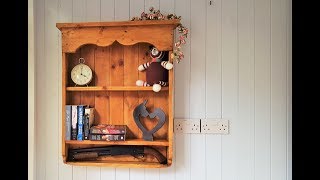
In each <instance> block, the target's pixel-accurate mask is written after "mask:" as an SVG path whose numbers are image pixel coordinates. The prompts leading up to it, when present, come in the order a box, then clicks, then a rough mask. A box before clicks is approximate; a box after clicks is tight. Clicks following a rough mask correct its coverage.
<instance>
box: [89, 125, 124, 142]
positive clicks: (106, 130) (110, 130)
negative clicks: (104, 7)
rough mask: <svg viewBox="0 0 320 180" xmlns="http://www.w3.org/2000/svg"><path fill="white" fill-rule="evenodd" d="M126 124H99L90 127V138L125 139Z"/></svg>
mask: <svg viewBox="0 0 320 180" xmlns="http://www.w3.org/2000/svg"><path fill="white" fill-rule="evenodd" d="M126 133H127V126H126V125H110V124H99V125H96V126H92V127H91V128H90V133H89V139H90V140H92V141H125V140H126Z"/></svg>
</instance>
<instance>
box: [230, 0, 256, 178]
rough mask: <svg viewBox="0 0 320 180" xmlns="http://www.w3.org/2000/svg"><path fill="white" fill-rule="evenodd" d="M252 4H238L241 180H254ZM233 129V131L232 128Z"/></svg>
mask: <svg viewBox="0 0 320 180" xmlns="http://www.w3.org/2000/svg"><path fill="white" fill-rule="evenodd" d="M253 5H254V4H253V0H243V1H241V2H238V32H237V33H238V62H239V63H238V72H239V75H238V81H239V82H238V87H239V89H238V113H237V119H236V120H235V121H233V126H232V129H233V131H232V133H233V134H235V135H236V138H235V139H236V143H235V147H236V148H237V153H236V154H237V162H236V166H237V174H236V176H237V177H238V178H239V179H243V180H253V179H254V146H253V144H254V9H253ZM230 128H231V127H230Z"/></svg>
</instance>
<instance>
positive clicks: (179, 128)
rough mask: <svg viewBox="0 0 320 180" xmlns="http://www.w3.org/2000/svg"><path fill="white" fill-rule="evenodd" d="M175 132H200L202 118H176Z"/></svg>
mask: <svg viewBox="0 0 320 180" xmlns="http://www.w3.org/2000/svg"><path fill="white" fill-rule="evenodd" d="M174 132H176V133H200V119H174Z"/></svg>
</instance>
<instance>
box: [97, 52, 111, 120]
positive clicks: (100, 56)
mask: <svg viewBox="0 0 320 180" xmlns="http://www.w3.org/2000/svg"><path fill="white" fill-rule="evenodd" d="M94 75H95V83H96V86H109V85H110V47H109V46H107V47H97V49H96V50H95V72H94ZM109 95H110V94H109V92H106V91H102V92H98V91H97V92H95V124H105V123H107V121H108V120H109V119H110V104H109Z"/></svg>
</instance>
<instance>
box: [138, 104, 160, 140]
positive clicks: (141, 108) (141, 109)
mask: <svg viewBox="0 0 320 180" xmlns="http://www.w3.org/2000/svg"><path fill="white" fill-rule="evenodd" d="M146 104H147V100H145V101H144V102H143V103H141V104H139V105H138V106H137V107H136V108H135V109H134V111H133V118H134V121H135V123H136V124H137V126H138V127H139V129H140V130H141V131H142V133H143V139H144V140H146V141H153V134H154V133H155V132H157V131H158V130H159V129H160V128H161V127H162V126H163V125H164V123H165V122H166V115H165V113H164V112H163V111H162V110H161V109H160V108H155V109H154V111H153V112H152V113H149V112H148V111H147V107H146ZM140 116H142V117H148V116H149V117H150V118H151V119H154V118H155V117H158V118H159V121H158V124H157V125H156V126H155V127H154V128H153V129H151V130H150V131H148V130H147V129H146V128H145V127H144V126H143V124H142V123H141V121H140Z"/></svg>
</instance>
